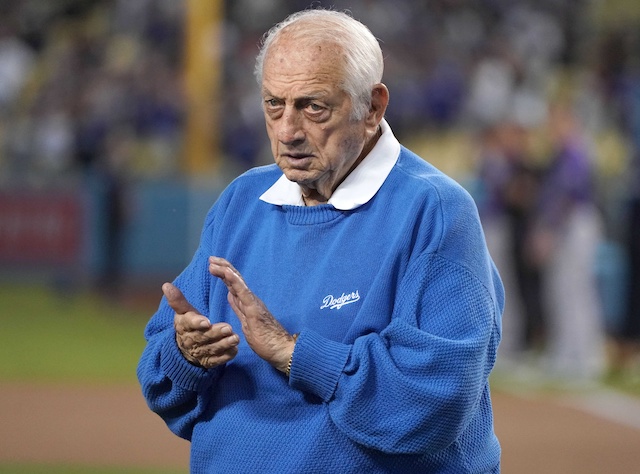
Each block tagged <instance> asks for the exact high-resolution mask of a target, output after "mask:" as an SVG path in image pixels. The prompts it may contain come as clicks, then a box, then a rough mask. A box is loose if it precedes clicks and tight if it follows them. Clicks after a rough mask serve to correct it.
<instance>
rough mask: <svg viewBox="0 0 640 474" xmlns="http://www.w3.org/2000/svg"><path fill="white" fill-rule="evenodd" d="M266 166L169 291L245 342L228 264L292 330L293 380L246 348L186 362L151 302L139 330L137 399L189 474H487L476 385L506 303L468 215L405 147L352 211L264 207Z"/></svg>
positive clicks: (486, 406)
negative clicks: (230, 297)
mask: <svg viewBox="0 0 640 474" xmlns="http://www.w3.org/2000/svg"><path fill="white" fill-rule="evenodd" d="M281 174H282V173H281V171H280V170H279V168H277V167H276V166H275V165H271V166H266V167H262V168H257V169H254V170H252V171H249V172H247V173H245V174H244V175H242V176H241V177H239V178H238V179H236V180H235V181H234V182H233V183H232V184H231V185H230V186H229V187H228V188H227V189H226V190H225V191H224V192H223V194H222V195H221V196H220V198H219V199H218V201H217V202H216V204H215V205H214V206H213V208H212V209H211V211H210V212H209V214H208V216H207V218H206V222H205V225H204V229H203V232H202V237H201V242H200V245H199V247H198V249H197V251H196V253H195V256H194V258H193V260H192V262H191V263H190V264H189V266H188V267H187V268H186V269H185V270H184V272H183V273H182V274H181V275H179V276H178V278H177V279H176V280H175V282H174V283H175V285H176V286H178V287H179V288H180V289H181V290H182V291H183V293H184V294H185V296H186V298H187V299H188V300H189V301H190V302H191V303H192V304H193V305H194V306H195V307H196V308H197V309H198V310H199V311H200V312H201V313H202V314H204V315H206V316H208V317H209V318H210V319H211V320H212V321H214V322H217V321H225V322H228V323H230V324H231V325H232V326H233V327H234V330H235V331H236V332H237V333H238V334H240V335H241V334H242V331H241V329H240V325H239V322H238V319H237V317H236V316H235V315H234V313H233V311H232V310H231V308H230V307H229V305H228V304H227V300H226V294H227V290H226V287H225V286H224V285H223V284H222V283H221V282H219V281H217V279H216V278H214V277H212V276H211V275H210V274H209V272H208V270H207V267H208V263H207V258H208V257H209V256H210V255H216V256H222V257H225V258H226V259H228V260H229V261H230V262H231V263H233V265H234V266H235V267H236V268H237V269H238V270H239V271H240V273H241V274H242V276H243V277H244V279H245V281H246V283H247V284H248V286H249V287H250V288H251V289H252V290H253V291H254V292H255V293H256V294H257V295H258V296H259V297H260V298H261V299H262V300H263V301H264V303H265V304H266V305H267V307H268V308H269V309H270V310H271V312H272V313H273V314H274V315H275V317H276V318H277V319H278V320H279V321H280V322H281V323H282V324H283V326H284V327H285V328H286V329H287V330H288V331H289V332H290V333H300V336H299V338H298V341H297V344H296V346H295V351H294V354H293V361H292V366H291V375H290V378H289V379H287V377H286V376H285V375H284V374H282V373H281V372H279V371H277V370H276V369H275V368H273V367H272V366H271V365H269V364H268V363H267V362H265V361H263V360H262V359H260V358H259V357H258V356H257V355H255V353H254V352H253V351H252V350H251V349H250V348H249V346H248V345H247V344H246V342H245V341H244V340H241V342H240V345H239V351H238V355H237V357H236V358H235V359H233V360H232V361H231V362H229V363H228V364H226V366H223V367H216V368H213V369H209V370H205V369H202V368H199V367H196V366H194V365H191V364H189V363H188V362H187V361H186V360H185V359H184V358H183V357H182V356H181V354H180V352H179V350H178V348H177V345H176V343H175V334H174V329H173V311H172V310H171V308H170V307H169V306H168V305H167V302H166V300H165V299H164V298H163V300H162V301H161V304H160V307H159V309H158V312H157V313H156V314H155V315H154V316H153V318H152V319H151V320H150V322H149V324H148V326H147V329H146V331H145V337H146V339H147V342H148V343H147V346H146V348H145V350H144V353H143V355H142V357H141V360H140V363H139V366H138V377H139V380H140V383H141V385H142V388H143V393H144V395H145V397H146V399H147V402H148V404H149V406H150V408H151V409H152V410H154V411H155V412H156V413H158V414H159V415H160V416H161V417H162V418H163V419H164V420H165V422H166V423H167V425H168V426H169V428H170V429H171V430H172V431H173V432H174V433H175V434H177V435H178V436H181V437H183V438H185V439H188V440H190V441H191V471H192V472H194V473H235V472H238V473H278V474H282V473H321V474H327V473H352V472H353V473H376V472H385V473H388V472H399V473H417V472H424V473H455V474H460V473H467V472H469V473H471V472H472V473H485V472H498V471H499V462H500V461H499V460H500V446H499V443H498V440H497V439H496V437H495V435H494V432H493V420H492V409H491V401H490V395H489V383H488V377H489V373H490V371H491V369H492V367H493V364H494V362H495V358H496V349H497V345H498V341H499V339H500V327H501V322H500V315H501V311H502V307H503V289H502V284H501V282H500V279H499V277H498V274H497V272H496V270H495V267H494V265H493V263H492V261H491V259H490V257H489V255H488V253H487V250H486V246H485V243H484V237H483V234H482V230H481V226H480V223H479V219H478V215H477V211H476V208H475V205H474V203H473V201H472V199H471V198H470V196H469V195H468V194H467V193H466V192H465V191H464V190H463V189H462V188H461V187H460V186H459V185H457V184H456V183H455V182H454V181H453V180H451V179H450V178H448V177H446V176H445V175H444V174H442V173H441V172H439V171H438V170H436V169H435V168H434V167H432V166H431V165H430V164H428V163H427V162H425V161H424V160H422V159H421V158H419V157H418V156H416V155H415V154H413V153H411V152H410V151H408V150H407V149H405V148H402V150H401V153H400V157H399V159H398V162H397V163H396V165H395V166H394V168H393V170H392V171H391V173H390V174H389V176H388V178H387V179H386V181H385V182H384V184H383V185H382V187H381V188H380V190H379V191H378V193H377V194H376V195H375V196H374V198H373V199H371V200H370V201H369V202H368V203H367V204H365V205H363V206H360V207H358V208H356V209H354V210H352V211H339V210H336V209H335V208H334V207H333V206H331V205H319V206H314V207H302V206H289V205H283V206H276V205H272V204H268V203H266V202H263V201H261V200H259V199H258V198H259V196H260V195H261V194H262V193H263V192H264V191H265V190H267V189H268V188H269V187H270V186H271V185H272V184H273V183H274V182H275V181H276V180H277V179H278V177H280V176H281Z"/></svg>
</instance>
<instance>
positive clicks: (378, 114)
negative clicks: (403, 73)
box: [365, 83, 389, 131]
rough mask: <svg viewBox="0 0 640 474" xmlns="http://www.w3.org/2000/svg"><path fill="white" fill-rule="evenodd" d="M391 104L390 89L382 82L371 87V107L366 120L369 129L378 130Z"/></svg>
mask: <svg viewBox="0 0 640 474" xmlns="http://www.w3.org/2000/svg"><path fill="white" fill-rule="evenodd" d="M387 105H389V89H387V86H385V85H384V84H382V83H379V84H376V85H375V86H373V88H372V89H371V108H370V109H369V114H368V115H367V118H366V120H365V122H366V125H367V129H368V130H373V131H377V129H378V125H380V122H382V119H383V118H384V114H385V112H386V110H387Z"/></svg>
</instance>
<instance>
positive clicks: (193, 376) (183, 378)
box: [160, 331, 220, 392]
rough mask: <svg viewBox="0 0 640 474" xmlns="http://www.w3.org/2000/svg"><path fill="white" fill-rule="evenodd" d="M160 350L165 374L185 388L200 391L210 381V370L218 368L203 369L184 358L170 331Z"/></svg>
mask: <svg viewBox="0 0 640 474" xmlns="http://www.w3.org/2000/svg"><path fill="white" fill-rule="evenodd" d="M170 334H171V335H172V336H171V337H167V340H166V341H165V342H164V345H163V347H162V351H161V356H160V357H161V359H160V365H161V367H162V370H163V372H164V373H165V375H166V376H167V377H168V378H169V379H170V380H171V381H172V382H173V383H174V384H176V385H177V386H179V387H180V388H183V389H185V390H190V391H196V392H197V391H201V390H203V389H204V388H206V386H208V385H209V384H211V382H212V377H211V375H212V372H217V371H218V370H220V369H219V368H215V369H208V370H207V369H204V368H202V367H198V366H196V365H193V364H191V363H189V361H187V359H185V358H184V356H183V355H182V353H181V352H180V349H179V348H178V344H177V343H176V340H175V333H173V331H171V332H170Z"/></svg>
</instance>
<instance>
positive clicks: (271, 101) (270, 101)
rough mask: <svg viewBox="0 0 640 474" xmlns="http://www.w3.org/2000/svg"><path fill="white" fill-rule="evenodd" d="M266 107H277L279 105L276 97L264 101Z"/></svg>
mask: <svg viewBox="0 0 640 474" xmlns="http://www.w3.org/2000/svg"><path fill="white" fill-rule="evenodd" d="M264 103H265V104H266V106H267V107H277V106H278V105H280V103H279V102H278V100H277V99H267V100H265V101H264Z"/></svg>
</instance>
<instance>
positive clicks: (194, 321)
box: [162, 283, 240, 369]
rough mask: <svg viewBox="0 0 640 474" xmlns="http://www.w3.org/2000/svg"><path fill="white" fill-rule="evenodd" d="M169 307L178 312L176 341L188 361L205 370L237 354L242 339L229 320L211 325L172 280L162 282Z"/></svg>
mask: <svg viewBox="0 0 640 474" xmlns="http://www.w3.org/2000/svg"><path fill="white" fill-rule="evenodd" d="M162 292H163V293H164V296H166V298H167V302H168V303H169V306H171V308H172V309H173V310H174V311H175V312H176V314H175V316H174V319H173V325H174V327H175V330H176V342H177V343H178V348H179V349H180V352H182V355H183V356H184V357H185V359H187V360H188V361H189V362H191V363H192V364H195V365H199V366H201V367H204V368H206V369H210V368H212V367H216V366H218V365H221V364H225V363H227V362H229V361H230V360H231V359H233V358H234V357H235V356H236V354H237V353H238V347H237V346H238V342H239V340H240V339H239V338H238V335H237V334H234V333H233V330H232V329H231V326H229V325H228V324H226V323H217V324H211V322H210V321H209V320H208V319H207V318H206V317H204V316H203V315H201V314H199V313H198V311H197V310H196V309H195V308H194V307H193V306H191V304H190V303H189V302H188V301H187V299H186V298H185V297H184V295H183V294H182V292H181V291H180V290H179V289H178V288H176V287H175V286H174V285H172V284H171V283H165V284H164V285H162Z"/></svg>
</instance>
